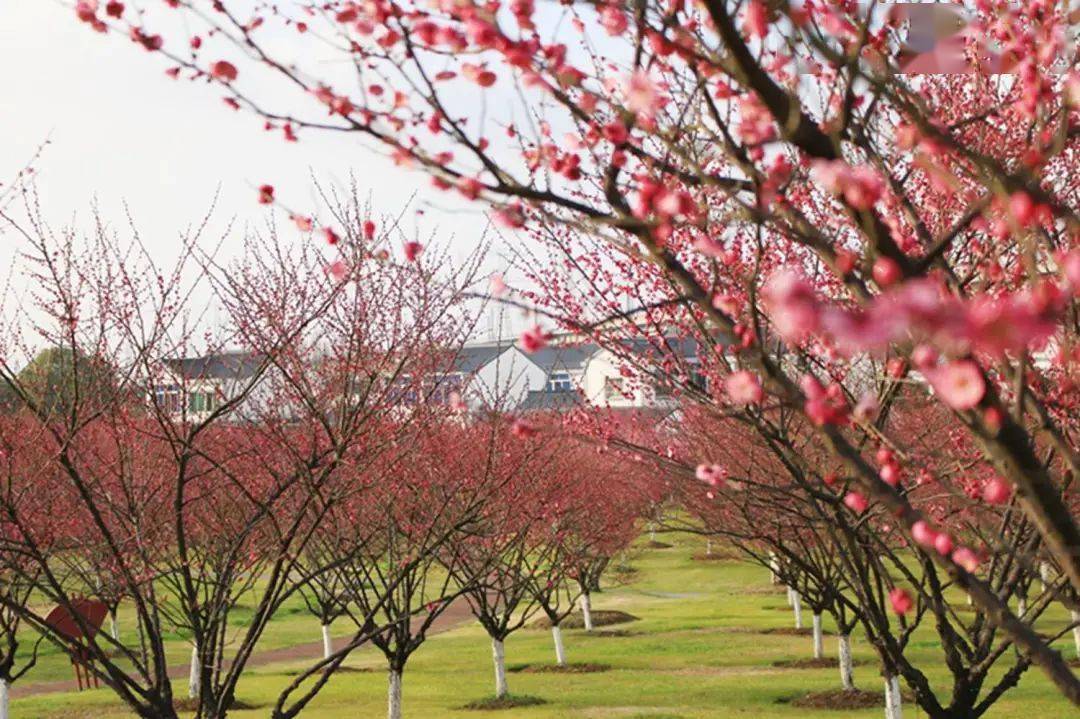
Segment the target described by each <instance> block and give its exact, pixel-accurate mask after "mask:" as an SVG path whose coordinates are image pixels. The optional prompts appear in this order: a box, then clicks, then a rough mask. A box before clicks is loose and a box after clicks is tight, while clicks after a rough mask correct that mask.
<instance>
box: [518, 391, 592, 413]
mask: <svg viewBox="0 0 1080 719" xmlns="http://www.w3.org/2000/svg"><path fill="white" fill-rule="evenodd" d="M581 404H582V399H581V394H580V393H579V392H577V391H576V390H563V391H560V392H550V391H548V390H531V391H530V392H529V394H528V395H527V396H526V397H525V400H524V401H523V402H522V403H521V405H520V406H519V407H518V409H520V410H522V411H526V412H527V411H530V410H532V411H536V410H552V409H572V408H574V407H579V406H581Z"/></svg>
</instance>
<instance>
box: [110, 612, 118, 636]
mask: <svg viewBox="0 0 1080 719" xmlns="http://www.w3.org/2000/svg"><path fill="white" fill-rule="evenodd" d="M109 634H111V635H112V638H113V639H115V640H116V641H117V642H119V641H120V624H119V623H118V622H117V621H116V610H115V609H110V610H109Z"/></svg>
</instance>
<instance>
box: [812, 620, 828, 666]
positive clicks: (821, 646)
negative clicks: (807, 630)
mask: <svg viewBox="0 0 1080 719" xmlns="http://www.w3.org/2000/svg"><path fill="white" fill-rule="evenodd" d="M824 657H825V637H824V636H823V635H822V631H821V615H820V614H818V613H817V612H814V659H822V658H824Z"/></svg>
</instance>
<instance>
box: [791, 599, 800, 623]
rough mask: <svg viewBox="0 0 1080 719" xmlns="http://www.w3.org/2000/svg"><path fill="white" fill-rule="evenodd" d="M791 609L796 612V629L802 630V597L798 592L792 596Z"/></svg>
mask: <svg viewBox="0 0 1080 719" xmlns="http://www.w3.org/2000/svg"><path fill="white" fill-rule="evenodd" d="M791 607H792V609H794V610H795V628H796V629H802V597H800V596H799V593H798V592H792V594H791Z"/></svg>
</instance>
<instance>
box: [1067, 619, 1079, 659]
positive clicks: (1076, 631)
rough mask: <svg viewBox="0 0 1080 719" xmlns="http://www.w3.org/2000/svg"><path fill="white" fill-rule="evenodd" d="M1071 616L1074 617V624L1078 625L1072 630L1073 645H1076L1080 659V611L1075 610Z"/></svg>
mask: <svg viewBox="0 0 1080 719" xmlns="http://www.w3.org/2000/svg"><path fill="white" fill-rule="evenodd" d="M1069 614H1070V616H1071V617H1072V620H1073V624H1075V625H1076V626H1075V627H1073V630H1072V632H1073V644H1075V645H1076V656H1077V657H1080V610H1076V609H1074V610H1072V611H1071V612H1069Z"/></svg>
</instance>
